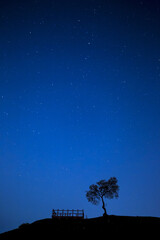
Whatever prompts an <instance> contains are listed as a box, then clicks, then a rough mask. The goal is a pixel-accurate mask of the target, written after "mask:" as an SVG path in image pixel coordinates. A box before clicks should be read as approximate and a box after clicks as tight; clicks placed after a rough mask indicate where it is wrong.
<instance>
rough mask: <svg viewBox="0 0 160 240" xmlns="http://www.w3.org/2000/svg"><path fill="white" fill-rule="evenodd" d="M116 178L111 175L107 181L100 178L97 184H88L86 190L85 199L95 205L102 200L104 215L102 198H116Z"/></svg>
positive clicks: (117, 188)
mask: <svg viewBox="0 0 160 240" xmlns="http://www.w3.org/2000/svg"><path fill="white" fill-rule="evenodd" d="M117 182H118V180H117V178H115V177H111V178H110V179H109V180H108V181H106V180H100V181H99V182H97V184H92V185H90V186H89V191H86V197H87V200H88V201H89V202H91V203H93V204H95V205H97V204H98V203H99V201H100V200H101V201H102V208H103V210H104V215H107V211H106V207H105V202H104V198H108V199H112V198H114V197H115V198H118V197H119V196H118V191H119V186H118V184H117Z"/></svg>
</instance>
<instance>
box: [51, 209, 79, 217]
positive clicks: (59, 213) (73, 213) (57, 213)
mask: <svg viewBox="0 0 160 240" xmlns="http://www.w3.org/2000/svg"><path fill="white" fill-rule="evenodd" d="M64 217H68V218H84V210H79V209H77V210H73V209H72V210H64V209H62V210H60V209H57V210H55V209H53V210H52V218H64Z"/></svg>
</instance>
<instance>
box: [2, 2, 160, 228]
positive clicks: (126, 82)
mask: <svg viewBox="0 0 160 240" xmlns="http://www.w3.org/2000/svg"><path fill="white" fill-rule="evenodd" d="M159 173H160V1H159V0H152V1H151V0H74V1H73V0H68V1H67V0H66V1H65V0H26V1H21V0H0V186H1V187H0V189H1V190H0V208H1V212H0V232H3V231H7V230H11V229H13V228H16V227H18V226H19V225H20V224H22V223H31V222H33V221H36V220H39V219H42V218H48V217H51V213H52V209H53V208H55V209H58V208H59V209H77V208H78V209H84V211H85V216H86V215H87V217H88V218H90V217H97V216H100V215H102V214H103V209H102V208H101V204H100V205H98V206H94V205H92V204H91V203H89V202H88V201H87V199H86V197H85V191H86V190H88V187H89V185H91V184H93V183H96V182H97V181H99V180H101V179H106V180H108V179H109V178H110V177H113V176H115V177H116V178H117V179H118V184H119V186H120V192H119V198H118V200H117V199H113V200H106V203H107V206H106V208H107V212H108V214H115V215H130V216H159V217H160V205H159V203H160V190H159V184H160V174H159Z"/></svg>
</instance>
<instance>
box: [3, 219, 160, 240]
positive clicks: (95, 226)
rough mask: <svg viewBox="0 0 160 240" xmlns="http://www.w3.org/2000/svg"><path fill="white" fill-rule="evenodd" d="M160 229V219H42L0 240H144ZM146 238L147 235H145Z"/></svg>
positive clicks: (5, 234) (7, 233)
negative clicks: (101, 238)
mask: <svg viewBox="0 0 160 240" xmlns="http://www.w3.org/2000/svg"><path fill="white" fill-rule="evenodd" d="M159 229H160V218H156V217H127V216H113V215H110V216H107V217H98V218H90V219H67V218H64V219H42V220H39V221H36V222H33V223H31V224H22V225H21V226H20V227H19V228H17V229H15V230H12V231H9V232H6V233H3V234H0V239H7V240H9V239H14V238H15V239H24V238H25V239H32V238H35V239H39V238H40V237H41V239H46V240H47V239H54V237H55V238H56V236H70V237H71V238H72V236H73V237H74V236H75V234H76V236H77V237H78V236H80V235H84V236H85V234H90V235H92V236H94V234H97V233H98V234H101V233H103V234H107V235H108V234H112V236H116V237H119V236H120V235H123V236H124V234H128V233H129V236H130V237H131V236H133V235H135V236H140V234H141V235H142V236H144V234H148V233H149V234H153V233H156V232H158V231H159ZM146 236H147V235H146Z"/></svg>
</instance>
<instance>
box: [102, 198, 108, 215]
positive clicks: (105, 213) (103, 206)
mask: <svg viewBox="0 0 160 240" xmlns="http://www.w3.org/2000/svg"><path fill="white" fill-rule="evenodd" d="M101 199H102V204H103V205H102V208H103V210H104V214H103V216H106V215H107V211H106V208H105V203H104V200H103V197H101Z"/></svg>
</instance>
